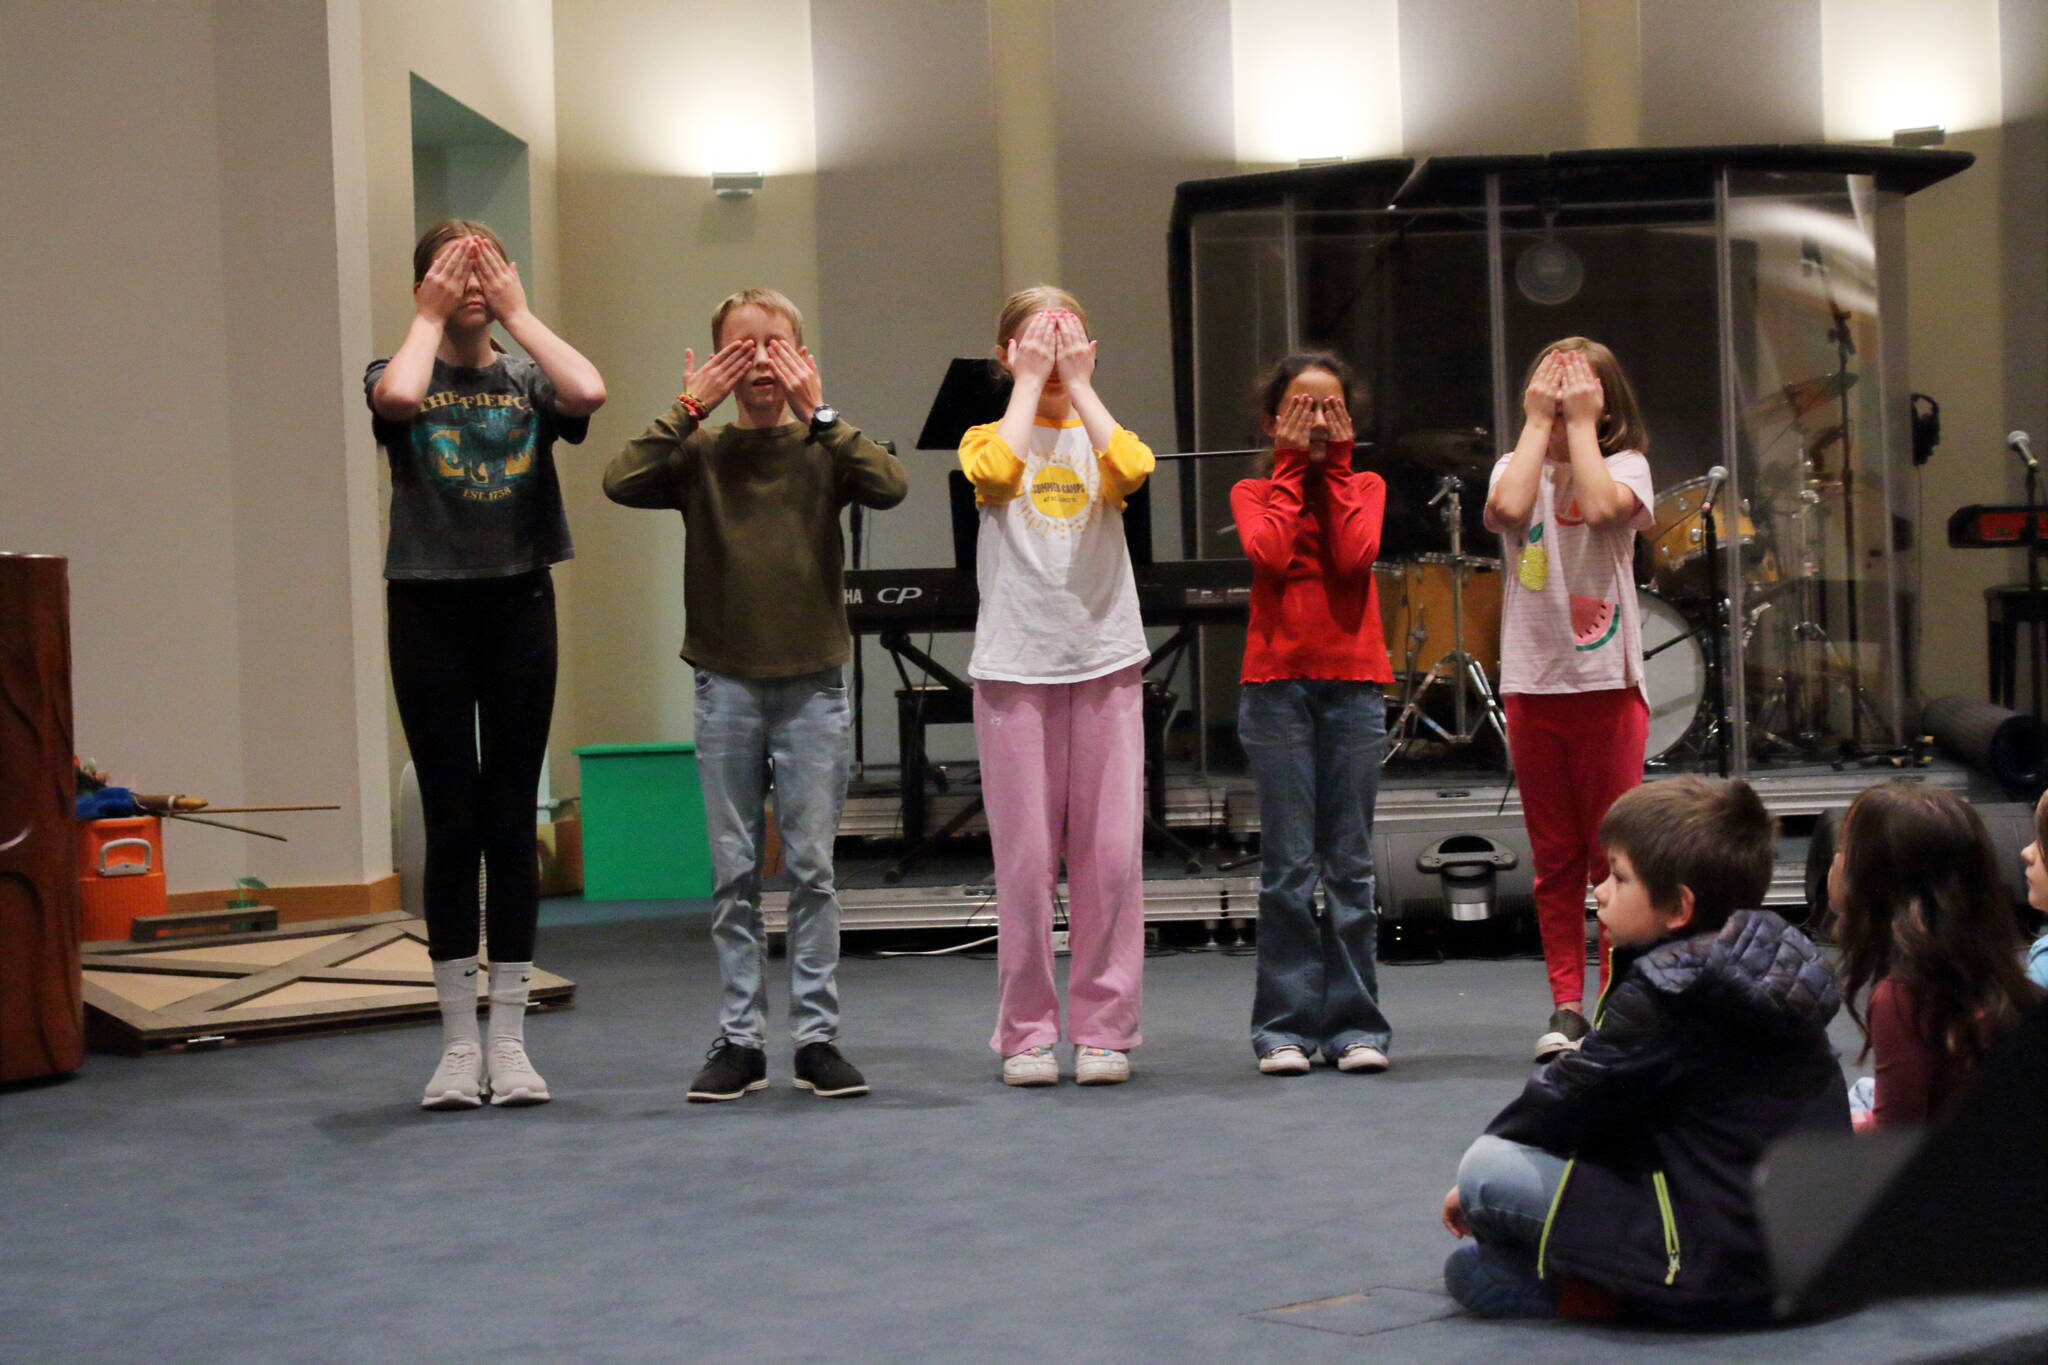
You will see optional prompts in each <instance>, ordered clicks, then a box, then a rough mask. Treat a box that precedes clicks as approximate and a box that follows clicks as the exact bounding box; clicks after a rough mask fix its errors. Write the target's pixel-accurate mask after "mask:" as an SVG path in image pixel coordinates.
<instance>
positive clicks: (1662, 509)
mask: <svg viewBox="0 0 2048 1365" xmlns="http://www.w3.org/2000/svg"><path fill="white" fill-rule="evenodd" d="M1709 482H1710V479H1709V478H1708V477H1707V476H1704V475H1703V476H1701V477H1700V478H1697V479H1687V480H1686V481H1685V482H1684V483H1681V484H1674V485H1673V486H1672V487H1670V488H1667V489H1665V490H1664V491H1663V492H1662V493H1659V494H1658V495H1657V505H1656V507H1655V508H1654V509H1653V512H1652V520H1653V521H1654V522H1655V525H1654V527H1653V528H1652V529H1651V531H1650V533H1649V535H1648V536H1647V537H1645V539H1647V540H1648V541H1649V543H1650V581H1649V583H1648V584H1647V585H1646V586H1649V587H1652V588H1655V589H1656V590H1657V591H1658V592H1660V593H1662V594H1663V595H1664V596H1666V597H1697V596H1700V595H1702V594H1704V593H1706V592H1708V591H1710V588H1711V584H1710V581H1709V577H1708V573H1707V530H1706V519H1705V518H1703V517H1702V516H1701V515H1700V504H1701V503H1703V502H1704V501H1706V493H1707V484H1708V483H1709ZM1731 510H1732V509H1731V508H1730V506H1729V504H1728V501H1727V500H1726V499H1725V498H1724V499H1723V500H1722V501H1720V502H1719V503H1717V504H1715V506H1714V534H1715V535H1716V536H1717V537H1718V538H1719V539H1720V542H1721V545H1722V547H1723V548H1724V549H1725V548H1726V547H1727V546H1728V545H1729V543H1730V532H1729V513H1730V511H1731ZM1734 525H1735V532H1734V538H1735V539H1736V540H1739V541H1740V542H1741V545H1742V581H1743V582H1744V583H1745V584H1749V585H1751V586H1758V585H1762V584H1765V583H1774V582H1776V581H1777V578H1778V566H1777V562H1776V560H1774V559H1773V558H1772V557H1771V556H1770V555H1769V554H1767V553H1765V552H1764V548H1763V546H1762V544H1761V543H1760V542H1759V541H1758V540H1757V534H1756V523H1755V522H1753V521H1751V520H1750V518H1749V513H1748V512H1746V511H1743V512H1738V513H1736V515H1735V523H1734Z"/></svg>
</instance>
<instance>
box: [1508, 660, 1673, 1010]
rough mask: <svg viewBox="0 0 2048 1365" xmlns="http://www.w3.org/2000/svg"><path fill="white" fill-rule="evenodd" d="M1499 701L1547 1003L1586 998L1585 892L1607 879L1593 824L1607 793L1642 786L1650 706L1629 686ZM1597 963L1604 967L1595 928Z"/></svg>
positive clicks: (1610, 796) (1603, 810) (1603, 940)
mask: <svg viewBox="0 0 2048 1365" xmlns="http://www.w3.org/2000/svg"><path fill="white" fill-rule="evenodd" d="M1501 701H1502V704H1503V708H1504V709H1505V710H1506V712H1507V718H1508V752H1509V753H1510V754H1512V755H1513V756H1514V760H1515V780H1516V781H1517V782H1519V783H1520V784H1521V787H1522V821H1523V823H1524V824H1525V825H1526V826H1527V827H1528V830H1529V848H1530V851H1531V852H1533V853H1534V854H1535V855H1536V925H1537V928H1538V930H1539V931H1540V932H1541V933H1542V935H1543V963H1544V966H1546V967H1547V968H1549V970H1550V998H1551V1000H1552V1001H1553V1002H1554V1003H1557V1004H1562V1003H1563V1002H1565V1001H1567V1000H1579V1001H1586V994H1585V991H1586V888H1587V887H1588V886H1594V885H1597V884H1599V883H1600V882H1603V881H1606V880H1607V854H1606V853H1605V851H1604V850H1602V849H1601V847H1600V821H1601V820H1602V819H1603V818H1604V817H1605V816H1606V814H1607V808H1608V807H1609V806H1611V805H1613V804H1614V801H1615V798H1616V797H1618V796H1620V795H1621V794H1622V793H1624V792H1627V791H1632V790H1633V789H1635V788H1636V787H1640V786H1641V785H1642V784H1643V746H1644V745H1645V744H1647V743H1648V742H1649V737H1650V710H1649V707H1648V705H1647V704H1646V703H1645V702H1644V701H1643V694H1642V691H1641V690H1640V689H1638V688H1634V687H1624V688H1612V689H1609V690H1607V691H1602V692H1560V693H1536V692H1523V693H1517V694H1515V695H1513V696H1509V697H1503V698H1502V699H1501ZM1600 961H1601V963H1602V964H1603V965H1604V964H1605V963H1606V961H1607V929H1606V927H1605V926H1604V925H1603V926H1602V927H1601V930H1600ZM1586 1003H1587V1005H1588V1006H1589V1008H1590V1003H1591V1002H1590V1001H1586Z"/></svg>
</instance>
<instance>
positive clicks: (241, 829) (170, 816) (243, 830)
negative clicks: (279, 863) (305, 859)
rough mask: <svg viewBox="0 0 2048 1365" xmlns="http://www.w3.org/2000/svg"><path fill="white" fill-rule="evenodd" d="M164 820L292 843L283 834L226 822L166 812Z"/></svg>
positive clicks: (282, 842)
mask: <svg viewBox="0 0 2048 1365" xmlns="http://www.w3.org/2000/svg"><path fill="white" fill-rule="evenodd" d="M164 819H166V820H185V821H188V822H190V823H192V824H195V825H212V826H213V827H214V828H215V829H231V830H233V831H234V832H235V833H237V834H253V835H255V836H256V837H257V838H259V839H275V840H277V841H278V842H279V843H280V844H288V843H290V842H291V840H290V839H287V838H286V837H285V836H284V835H282V834H272V833H271V832H270V831H269V830H263V829H250V828H249V827H248V826H247V825H231V824H229V823H228V822H227V821H225V820H202V819H201V818H200V817H198V816H196V815H177V814H174V813H172V812H171V811H165V812H164Z"/></svg>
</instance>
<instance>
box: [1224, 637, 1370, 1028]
mask: <svg viewBox="0 0 2048 1365" xmlns="http://www.w3.org/2000/svg"><path fill="white" fill-rule="evenodd" d="M1237 727H1238V738H1239V740H1240V741H1241V742H1242V743H1243V745H1244V751H1245V754H1246V756H1247V757H1248V758H1249V759H1250V760H1251V770H1252V778H1253V780H1254V781H1256V782H1257V784H1258V788H1259V847H1260V850H1261V871H1260V874H1259V953H1258V984H1257V987H1256V990H1255V992H1254V994H1253V998H1252V1049H1253V1051H1254V1052H1256V1053H1257V1054H1258V1055H1260V1056H1262V1057H1263V1056H1264V1055H1265V1054H1267V1053H1268V1052H1271V1051H1272V1050H1273V1049H1274V1048H1277V1047H1286V1046H1293V1047H1298V1048H1301V1049H1302V1050H1303V1051H1304V1052H1309V1053H1313V1052H1315V1050H1316V1049H1317V1048H1321V1049H1322V1050H1323V1053H1324V1055H1325V1056H1326V1057H1328V1058H1329V1059H1331V1060H1332V1061H1334V1060H1335V1059H1336V1058H1337V1056H1338V1055H1339V1054H1341V1053H1342V1052H1343V1051H1344V1049H1345V1048H1348V1047H1350V1046H1352V1045H1353V1044H1355V1043H1367V1044H1370V1045H1371V1046H1373V1047H1376V1048H1379V1049H1380V1050H1382V1051H1385V1050H1386V1047H1387V1043H1388V1040H1389V1039H1390V1038H1391V1037H1392V1036H1393V1031H1392V1030H1391V1029H1390V1028H1389V1027H1388V1025H1387V1018H1386V1015H1384V1014H1383V1013H1381V1011H1380V1002H1379V976H1378V971H1377V967H1376V962H1377V951H1378V946H1379V945H1378V938H1379V912H1378V910H1377V909H1376V908H1375V906H1374V903H1373V892H1374V888H1373V865H1372V810H1373V802H1374V801H1375V800H1376V799H1377V797H1378V795H1379V776H1380V756H1381V753H1382V751H1383V750H1384V749H1385V747H1386V742H1387V708H1386V700H1385V698H1383V697H1382V696H1381V695H1380V690H1379V688H1378V686H1377V685H1375V684H1373V683H1365V682H1350V681H1345V680H1342V679H1335V678H1287V679H1282V680H1280V681H1277V682H1262V683H1248V684H1246V686H1245V688H1244V691H1243V693H1242V695H1241V696H1240V697H1239V699H1238V707H1237ZM1318 882H1320V883H1321V885H1322V890H1323V913H1322V914H1321V915H1318V914H1317V913H1316V886H1317V883H1318Z"/></svg>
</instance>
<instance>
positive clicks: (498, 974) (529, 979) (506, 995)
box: [491, 962, 533, 1046]
mask: <svg viewBox="0 0 2048 1365" xmlns="http://www.w3.org/2000/svg"><path fill="white" fill-rule="evenodd" d="M532 984H533V964H532V963H531V962H493V963H492V964H491V1041H492V1042H496V1041H497V1040H498V1039H500V1038H510V1039H513V1040H514V1041H515V1042H518V1043H520V1044H521V1045H522V1046H523V1045H524V1044H525V1042H526V995H527V991H528V990H529V989H530V988H531V987H532Z"/></svg>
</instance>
